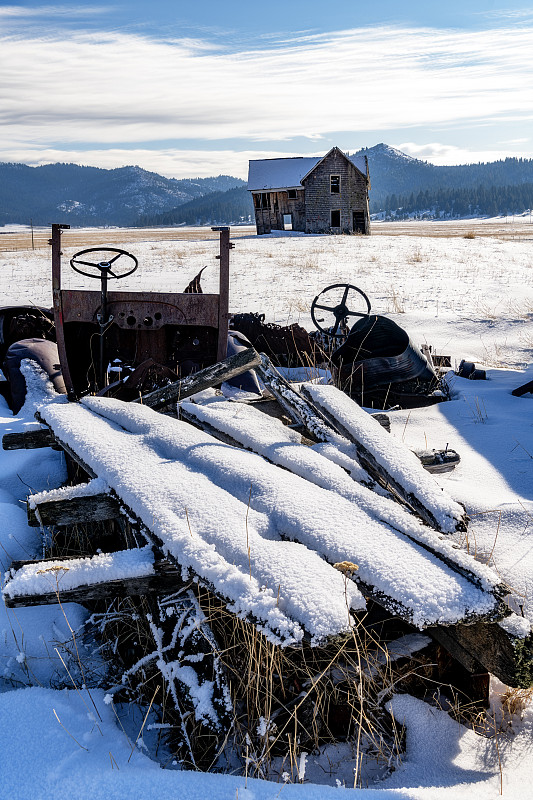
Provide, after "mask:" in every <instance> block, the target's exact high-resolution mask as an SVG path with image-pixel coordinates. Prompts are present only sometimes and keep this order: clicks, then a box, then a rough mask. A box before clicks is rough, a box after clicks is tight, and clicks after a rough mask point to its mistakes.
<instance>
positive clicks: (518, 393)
mask: <svg viewBox="0 0 533 800" xmlns="http://www.w3.org/2000/svg"><path fill="white" fill-rule="evenodd" d="M532 393H533V381H528V382H527V383H523V384H522V386H518V387H517V388H516V389H513V391H512V392H511V394H512V395H514V396H515V397H522V395H523V394H532Z"/></svg>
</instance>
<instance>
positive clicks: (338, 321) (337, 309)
mask: <svg viewBox="0 0 533 800" xmlns="http://www.w3.org/2000/svg"><path fill="white" fill-rule="evenodd" d="M339 289H342V298H341V300H340V302H336V301H335V300H333V299H331V301H330V303H329V304H328V305H326V303H327V301H328V300H330V298H334V297H338V296H339V293H338V291H337V290H339ZM328 292H331V294H330V295H329V297H328V296H327V295H328ZM321 298H322V301H321V302H320V300H321ZM361 298H362V299H363V301H364V303H365V305H366V311H353V310H352V309H351V308H350V305H351V304H352V302H359V303H360V302H361ZM317 310H320V311H328V312H329V313H330V314H332V315H333V320H332V324H331V325H329V326H324V324H320V323H324V319H323V318H320V319H317V317H316V314H315V311H317ZM369 313H370V300H369V299H368V297H367V296H366V294H365V293H364V292H363V291H362V290H361V289H358V288H357V286H353V285H352V284H351V283H334V284H332V285H331V286H326V288H325V289H323V290H322V291H321V292H320V294H318V295H317V296H316V297H315V299H314V300H313V303H312V305H311V319H312V320H313V323H314V324H315V326H316V328H318V330H319V331H320V332H321V333H323V334H325V335H326V336H330V337H332V338H335V339H337V338H340V337H342V336H344V335H345V333H344V331H343V330H340V329H341V328H342V327H343V325H342V323H343V322H345V321H346V320H347V318H348V317H367V316H368V315H369Z"/></svg>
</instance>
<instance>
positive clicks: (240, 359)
mask: <svg viewBox="0 0 533 800" xmlns="http://www.w3.org/2000/svg"><path fill="white" fill-rule="evenodd" d="M260 362H261V359H260V356H259V354H258V353H256V351H255V350H254V349H253V347H251V348H249V349H248V350H243V351H242V352H241V353H236V354H235V355H233V356H229V358H225V359H224V361H219V362H218V363H217V364H213V365H212V366H210V367H206V368H205V369H202V370H200V372H196V373H195V374H194V375H189V376H188V377H187V378H183V379H182V380H180V381H176V382H175V383H171V384H169V385H168V386H164V387H163V388H161V389H156V390H155V391H153V392H150V394H146V395H144V397H142V398H139V399H136V400H133V401H132V402H133V403H142V404H143V405H145V406H149V407H150V408H153V409H155V410H158V409H160V408H164V407H165V406H167V405H170V404H171V403H177V402H179V401H180V400H185V398H187V397H190V396H191V395H193V394H196V392H202V391H204V389H210V388H212V387H213V386H218V384H220V383H223V382H224V381H229V380H230V379H231V378H235V377H236V376H237V375H242V373H243V372H247V370H249V369H254V368H255V367H257V366H258V365H259V364H260Z"/></svg>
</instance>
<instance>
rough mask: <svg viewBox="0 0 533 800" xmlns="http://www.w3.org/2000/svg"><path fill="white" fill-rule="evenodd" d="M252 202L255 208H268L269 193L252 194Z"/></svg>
mask: <svg viewBox="0 0 533 800" xmlns="http://www.w3.org/2000/svg"><path fill="white" fill-rule="evenodd" d="M254 201H255V207H256V208H270V192H261V193H260V194H254Z"/></svg>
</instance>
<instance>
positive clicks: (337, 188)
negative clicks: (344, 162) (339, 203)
mask: <svg viewBox="0 0 533 800" xmlns="http://www.w3.org/2000/svg"><path fill="white" fill-rule="evenodd" d="M329 190H330V192H331V194H340V193H341V176H340V175H330V176H329Z"/></svg>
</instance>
